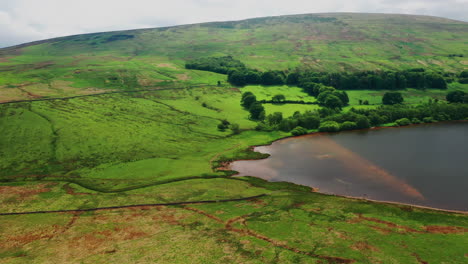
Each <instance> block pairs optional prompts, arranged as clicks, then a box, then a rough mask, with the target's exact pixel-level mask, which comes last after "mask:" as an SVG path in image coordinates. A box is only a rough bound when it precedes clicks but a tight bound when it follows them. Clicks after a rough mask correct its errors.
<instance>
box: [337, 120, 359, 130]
mask: <svg viewBox="0 0 468 264" xmlns="http://www.w3.org/2000/svg"><path fill="white" fill-rule="evenodd" d="M356 128H357V124H356V123H355V122H351V121H346V122H344V123H342V124H341V125H340V130H343V131H345V130H353V129H356Z"/></svg>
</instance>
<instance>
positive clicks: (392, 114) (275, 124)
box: [257, 101, 468, 135]
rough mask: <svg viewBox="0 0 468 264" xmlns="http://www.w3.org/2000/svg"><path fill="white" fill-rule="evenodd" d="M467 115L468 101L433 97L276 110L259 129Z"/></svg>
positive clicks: (324, 128)
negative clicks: (404, 102) (421, 101)
mask: <svg viewBox="0 0 468 264" xmlns="http://www.w3.org/2000/svg"><path fill="white" fill-rule="evenodd" d="M467 118H468V104H459V103H454V104H447V103H436V102H434V101H430V102H428V103H425V104H422V105H418V106H409V105H383V106H380V107H378V108H375V109H355V108H352V109H350V111H347V112H340V111H339V110H337V109H329V108H322V109H320V110H317V111H307V112H305V113H303V114H302V113H300V112H296V113H294V115H293V116H291V117H288V118H283V115H282V113H273V114H270V115H268V116H267V117H266V118H265V119H264V120H262V121H261V122H260V123H259V124H258V126H257V130H263V131H273V130H281V131H284V132H291V134H293V135H302V134H306V133H307V130H310V129H318V130H319V131H321V132H338V131H346V130H354V129H366V128H370V127H373V126H379V125H383V124H388V123H395V124H396V125H398V126H406V125H410V124H420V123H433V122H438V121H449V120H463V119H467Z"/></svg>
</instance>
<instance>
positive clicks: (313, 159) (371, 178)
mask: <svg viewBox="0 0 468 264" xmlns="http://www.w3.org/2000/svg"><path fill="white" fill-rule="evenodd" d="M255 150H256V151H259V152H262V153H269V154H271V157H270V158H268V159H264V160H257V161H236V162H234V163H232V164H231V168H232V169H233V170H236V171H239V172H240V176H247V175H249V176H256V177H260V178H263V179H267V180H269V181H288V182H294V183H297V184H302V185H307V186H311V187H316V188H318V189H319V191H321V192H325V193H333V194H338V195H349V196H355V197H365V198H369V199H375V200H382V201H393V202H403V203H410V204H417V205H423V206H431V207H437V208H442V209H452V210H464V211H468V123H467V122H464V123H445V124H430V125H420V126H412V127H405V128H388V129H376V130H368V131H356V132H342V133H338V134H328V135H320V134H316V135H308V136H303V137H297V138H288V139H284V140H280V141H277V142H275V143H273V144H272V145H271V146H263V147H257V148H255Z"/></svg>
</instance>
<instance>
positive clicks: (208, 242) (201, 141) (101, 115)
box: [0, 14, 468, 263]
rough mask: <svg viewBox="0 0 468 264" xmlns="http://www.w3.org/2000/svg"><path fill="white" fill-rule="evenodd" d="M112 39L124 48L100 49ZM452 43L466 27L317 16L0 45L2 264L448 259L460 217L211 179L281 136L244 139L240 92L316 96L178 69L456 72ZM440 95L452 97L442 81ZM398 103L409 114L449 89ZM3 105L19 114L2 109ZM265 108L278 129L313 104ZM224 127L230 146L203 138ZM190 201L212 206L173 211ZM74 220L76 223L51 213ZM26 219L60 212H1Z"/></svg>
mask: <svg viewBox="0 0 468 264" xmlns="http://www.w3.org/2000/svg"><path fill="white" fill-rule="evenodd" d="M369 21H370V22H369ZM435 29H437V30H435ZM382 32H386V33H382ZM118 34H126V35H129V36H130V35H131V36H133V37H128V36H127V37H125V38H128V39H127V40H118V41H115V40H113V39H115V38H113V37H115V36H116V35H118ZM466 36H467V32H466V23H463V22H457V21H451V20H445V19H438V18H430V17H417V16H397V15H381V16H376V15H359V14H326V15H325V14H323V15H304V16H289V17H277V18H264V19H254V20H247V21H240V22H226V23H212V24H202V25H190V26H180V27H173V28H166V29H147V30H137V31H128V32H124V33H115V32H114V33H99V34H90V35H82V36H73V37H67V38H62V39H57V40H50V41H45V42H42V43H37V44H35V45H26V46H21V47H16V48H11V49H3V50H0V102H3V103H2V104H0V135H1V136H0V234H1V235H0V263H108V262H117V263H425V262H429V263H464V262H466V261H467V259H468V257H467V255H466V254H467V252H466V247H465V246H464V245H466V244H467V243H468V236H467V232H468V217H467V215H466V214H457V213H448V212H440V211H434V210H426V209H418V208H414V207H410V206H403V205H389V204H380V203H374V202H368V201H361V200H354V199H345V198H340V197H335V196H327V195H323V194H319V193H314V192H312V191H311V189H310V188H307V187H303V186H296V185H293V184H288V183H268V182H264V181H262V180H259V179H256V178H250V177H242V178H232V177H228V175H229V172H226V171H222V170H221V171H218V170H217V169H216V168H217V167H219V166H221V167H222V166H224V165H226V164H225V162H226V161H229V160H233V159H252V158H260V157H262V155H260V154H258V153H253V152H251V151H249V149H250V147H251V146H253V145H263V144H267V143H269V142H272V141H274V140H277V139H280V138H284V137H286V136H289V135H290V134H289V133H283V132H278V131H277V132H259V131H255V130H254V128H255V127H256V126H257V123H256V122H254V121H252V120H250V119H249V113H248V112H247V111H246V110H245V109H243V108H242V107H241V106H240V100H241V94H242V93H243V92H246V91H250V92H253V93H254V94H255V95H256V96H257V99H259V100H270V99H271V97H272V96H274V95H276V94H284V95H285V96H286V99H288V100H304V101H305V102H315V101H316V98H314V97H310V96H308V95H307V94H305V93H304V92H303V91H302V90H301V89H300V88H298V87H289V86H268V87H263V86H246V87H243V88H236V87H231V86H229V85H228V84H227V83H226V76H225V75H220V74H215V73H210V72H203V71H196V70H186V69H184V64H185V61H186V60H187V59H190V58H195V57H202V56H220V55H233V56H235V57H236V58H239V59H240V60H242V61H244V62H245V63H246V64H247V65H248V66H249V67H254V68H258V69H281V70H284V69H288V68H290V69H292V68H294V67H296V66H298V65H307V66H308V67H309V68H310V69H312V70H327V71H336V70H365V69H372V70H374V69H400V68H410V67H422V66H424V67H427V68H429V69H433V70H440V69H443V70H445V71H453V72H457V71H460V70H462V69H464V68H466V65H467V62H466V60H465V59H463V58H459V57H448V56H447V55H448V54H452V53H456V54H459V53H466V45H465V44H466ZM218 81H221V82H222V85H221V86H217V83H218ZM456 89H460V90H464V91H467V92H468V85H461V84H457V83H453V84H450V87H449V90H456ZM384 92H385V91H348V93H349V97H350V106H349V107H347V108H346V109H345V111H346V110H347V109H349V108H351V107H362V108H363V107H377V106H378V105H380V103H381V97H382V95H383V93H384ZM401 92H402V93H403V95H404V97H405V100H406V101H405V102H406V103H409V104H417V103H421V102H426V101H428V100H429V99H430V98H432V99H440V100H443V99H444V97H445V94H446V93H447V91H440V90H426V91H419V90H414V89H407V90H405V91H401ZM72 97H73V98H72ZM54 98H55V99H54ZM42 99H51V100H43V101H37V100H42ZM360 99H361V100H368V101H369V102H370V105H369V106H361V105H359V100H360ZM18 100H26V102H11V101H18ZM264 106H265V109H266V113H267V114H271V113H274V112H282V113H283V115H284V116H285V117H288V116H291V115H292V114H293V113H294V112H295V111H301V112H304V111H307V110H317V109H318V108H319V106H318V105H300V104H265V105H264ZM222 120H228V121H229V122H231V123H235V124H239V126H240V130H241V133H240V134H235V135H234V134H232V132H231V131H230V130H229V129H228V130H226V131H220V130H218V129H217V125H218V124H219V123H220V122H221V121H222ZM259 195H262V196H261V197H259V198H255V199H245V200H238V201H226V200H232V199H242V198H248V197H253V196H259ZM199 201H211V202H210V203H197V204H190V203H189V202H199ZM180 202H182V203H181V204H178V205H161V204H167V203H180ZM148 204H159V205H158V206H156V205H148ZM128 205H135V206H133V207H126V208H114V209H96V208H102V207H109V206H117V207H119V206H128ZM79 209H90V210H91V211H86V212H78V211H63V210H79ZM37 211H62V212H55V213H54V212H49V213H47V212H42V213H37V214H24V215H2V214H5V213H15V212H37Z"/></svg>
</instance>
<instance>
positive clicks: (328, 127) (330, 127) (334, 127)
mask: <svg viewBox="0 0 468 264" xmlns="http://www.w3.org/2000/svg"><path fill="white" fill-rule="evenodd" d="M319 131H320V132H338V131H340V125H339V124H338V123H337V122H335V121H325V122H323V123H322V124H321V125H320V127H319Z"/></svg>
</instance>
